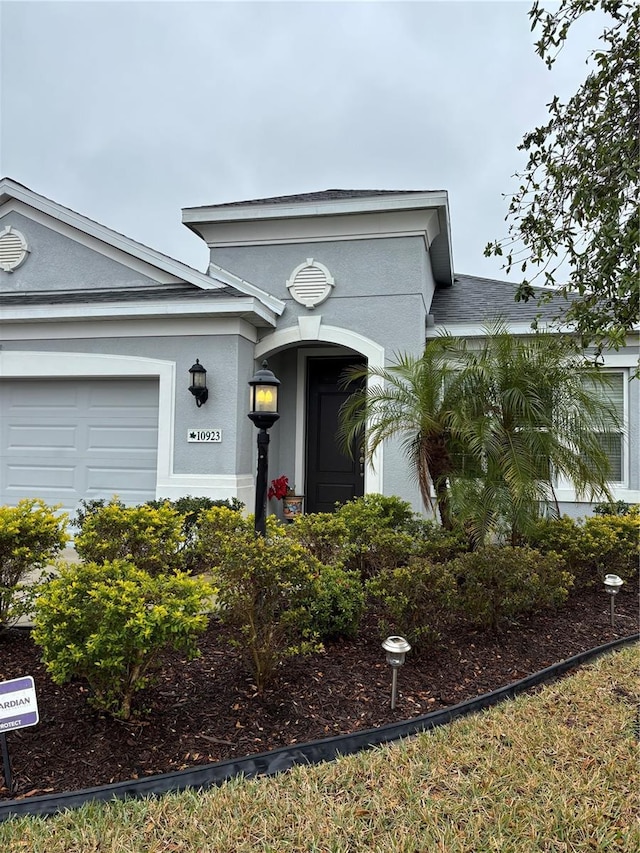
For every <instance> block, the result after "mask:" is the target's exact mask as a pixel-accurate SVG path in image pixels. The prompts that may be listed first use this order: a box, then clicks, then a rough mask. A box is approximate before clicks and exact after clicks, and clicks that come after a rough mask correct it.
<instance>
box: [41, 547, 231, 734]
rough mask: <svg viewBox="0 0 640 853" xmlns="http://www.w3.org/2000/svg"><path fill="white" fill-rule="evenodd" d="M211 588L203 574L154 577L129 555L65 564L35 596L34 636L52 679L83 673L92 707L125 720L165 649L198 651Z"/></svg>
mask: <svg viewBox="0 0 640 853" xmlns="http://www.w3.org/2000/svg"><path fill="white" fill-rule="evenodd" d="M214 594H215V589H214V587H212V586H211V585H210V584H208V583H205V581H203V580H202V579H201V578H193V577H190V576H189V575H187V574H185V573H175V574H171V575H163V574H160V575H157V576H156V577H153V576H152V575H150V574H149V573H148V572H145V571H144V570H142V569H140V568H138V567H137V566H134V565H133V564H132V563H130V562H127V561H126V560H113V561H108V560H107V561H105V562H104V563H101V564H98V563H74V564H69V565H67V566H65V567H62V568H61V571H60V576H59V577H57V578H55V579H53V580H51V581H49V582H48V583H46V584H44V585H43V587H42V590H41V592H40V594H39V596H38V598H37V599H36V605H35V619H34V628H33V639H34V641H35V642H36V643H37V644H38V645H39V646H41V648H42V653H43V654H42V659H43V661H44V664H45V666H46V668H47V671H48V672H49V674H50V675H51V678H52V679H53V681H55V682H56V684H64V683H65V682H67V681H70V680H71V679H72V678H83V679H85V680H86V681H87V683H88V685H89V688H90V690H91V702H92V704H93V705H94V706H95V707H96V708H98V709H100V710H103V711H107V712H109V713H111V714H113V715H114V716H117V717H120V718H122V719H125V720H127V719H129V718H130V716H131V703H132V699H133V695H134V693H136V692H137V691H138V690H141V689H142V688H143V687H145V686H146V685H147V684H148V683H149V679H150V676H151V674H152V671H153V668H154V667H155V666H156V665H157V664H158V662H159V659H160V657H161V655H162V653H163V652H164V651H166V650H169V649H177V650H180V651H182V652H183V653H184V654H186V655H187V656H188V657H190V658H191V657H195V656H196V655H197V654H198V650H197V645H196V639H197V637H198V635H199V634H201V633H202V632H203V631H204V629H205V628H206V626H207V623H208V616H207V615H206V614H205V611H206V608H207V607H208V605H209V601H210V599H211V597H212V596H213V595H214Z"/></svg>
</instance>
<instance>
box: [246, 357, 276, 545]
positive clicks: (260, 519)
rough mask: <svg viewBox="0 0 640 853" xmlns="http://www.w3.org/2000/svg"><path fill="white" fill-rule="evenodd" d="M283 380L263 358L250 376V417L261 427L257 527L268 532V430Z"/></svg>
mask: <svg viewBox="0 0 640 853" xmlns="http://www.w3.org/2000/svg"><path fill="white" fill-rule="evenodd" d="M279 385H280V380H279V379H277V378H276V377H275V375H274V374H273V373H272V371H271V370H269V368H268V367H267V362H266V361H263V362H262V367H261V368H260V370H258V371H257V372H256V374H255V376H254V377H253V379H250V380H249V408H250V411H249V413H248V416H249V418H250V419H251V420H252V421H253V423H254V424H255V426H256V427H257V428H258V429H259V430H260V431H259V433H258V470H257V473H256V510H255V516H254V517H255V522H254V524H255V531H256V533H257V534H259V535H260V536H266V523H267V480H268V471H269V433H268V430H269V429H270V428H271V427H272V426H273V425H274V423H275V422H276V421H277V420H278V418H279V417H280V415H279V414H278V386H279Z"/></svg>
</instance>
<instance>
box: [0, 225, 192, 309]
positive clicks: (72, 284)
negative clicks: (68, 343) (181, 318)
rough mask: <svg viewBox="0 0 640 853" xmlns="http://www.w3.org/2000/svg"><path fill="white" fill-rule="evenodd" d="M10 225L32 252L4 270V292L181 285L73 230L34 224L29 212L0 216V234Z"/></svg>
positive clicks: (1, 279)
mask: <svg viewBox="0 0 640 853" xmlns="http://www.w3.org/2000/svg"><path fill="white" fill-rule="evenodd" d="M39 218H40V219H41V220H43V219H44V217H39ZM7 226H11V228H12V230H14V231H17V232H19V233H20V234H21V235H22V236H23V237H24V239H25V241H26V243H27V247H28V250H29V251H28V254H27V257H26V258H25V260H24V262H23V263H22V264H21V265H20V266H19V267H17V268H16V269H14V270H13V271H12V272H5V271H4V270H0V291H2V292H3V293H12V292H23V293H30V292H38V291H47V292H58V293H59V292H61V291H68V292H74V291H75V292H77V291H85V292H86V291H91V290H96V289H100V290H106V289H108V290H129V289H139V288H141V287H142V288H144V287H157V285H158V284H159V283H163V284H164V283H167V284H169V283H174V282H178V281H180V279H178V278H176V277H174V276H170V275H168V274H167V273H161V271H159V270H153V269H152V268H151V267H150V265H148V264H144V263H142V262H140V261H136V260H135V259H133V258H127V257H126V255H125V254H124V253H123V252H119V251H118V250H113V249H109V247H108V246H106V244H104V243H100V241H98V240H95V239H94V238H87V237H86V235H85V236H82V235H80V234H79V233H78V232H75V233H74V231H73V229H70V228H66V229H62V228H60V227H56V223H55V222H53V221H52V222H49V223H46V224H45V222H44V221H36V219H35V218H33V217H31V216H29V215H27V213H26V212H24V213H23V212H18V211H17V210H15V209H13V210H5V212H4V215H2V212H1V211H0V231H1V230H3V229H4V228H6V227H7ZM64 231H66V232H67V233H64Z"/></svg>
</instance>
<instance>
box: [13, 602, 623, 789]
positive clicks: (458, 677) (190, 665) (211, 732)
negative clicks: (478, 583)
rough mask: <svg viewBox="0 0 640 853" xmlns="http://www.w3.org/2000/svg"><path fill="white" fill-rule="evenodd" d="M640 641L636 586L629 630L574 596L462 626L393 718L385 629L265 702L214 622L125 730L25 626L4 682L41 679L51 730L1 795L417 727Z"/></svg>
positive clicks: (410, 666)
mask: <svg viewBox="0 0 640 853" xmlns="http://www.w3.org/2000/svg"><path fill="white" fill-rule="evenodd" d="M636 631H638V597H637V595H636V594H634V593H633V592H632V591H631V590H626V591H623V592H621V593H620V594H619V595H618V596H617V598H616V627H615V628H611V627H610V625H609V598H608V596H607V595H606V594H605V593H604V592H603V591H600V590H597V591H589V592H585V593H582V594H580V595H577V594H574V595H573V597H572V598H571V599H570V601H569V603H568V604H567V605H565V606H564V607H563V608H562V609H560V610H558V611H551V612H546V613H542V614H538V615H535V616H533V617H531V618H528V619H526V620H522V621H521V622H520V624H519V625H517V626H515V625H514V626H512V627H510V628H509V629H507V630H505V631H503V632H502V633H501V634H499V635H497V636H492V635H489V634H485V633H482V632H479V631H474V630H471V629H469V628H468V627H464V626H462V625H460V626H458V627H457V628H456V629H455V630H452V631H451V633H450V635H449V636H447V637H445V638H443V639H442V640H441V641H440V642H439V643H438V644H437V645H436V646H435V647H434V648H432V649H431V650H429V651H425V652H423V653H422V654H416V653H414V652H412V653H410V654H409V655H408V657H407V663H406V664H405V665H404V667H402V669H401V670H400V672H399V677H398V688H399V694H398V702H397V706H396V709H395V711H393V712H392V711H391V709H390V702H389V700H390V685H391V674H390V668H389V667H388V666H387V664H386V663H385V659H384V652H383V651H382V649H381V646H380V642H381V637H380V635H379V633H378V632H377V629H376V626H375V625H374V624H373V623H370V624H365V625H363V627H362V629H361V631H360V635H359V637H358V638H357V639H355V640H353V641H344V640H343V641H339V642H334V643H328V644H327V645H326V650H325V652H324V653H323V654H317V655H312V656H310V657H306V658H300V659H290V660H288V661H286V662H285V663H284V664H283V666H282V667H281V668H280V669H279V670H278V673H277V676H276V679H275V681H274V682H273V683H272V685H271V686H270V687H269V689H268V690H266V691H265V693H264V694H263V695H258V694H257V693H256V690H255V687H254V685H253V683H252V680H251V675H250V674H249V673H248V672H247V670H246V669H245V668H244V666H243V663H242V661H241V659H240V658H239V655H238V653H237V652H236V651H235V650H234V649H233V648H230V647H229V643H228V636H226V635H225V633H224V631H223V630H222V629H221V628H220V627H219V626H218V625H216V624H215V623H212V624H211V625H210V627H209V629H208V630H207V632H206V633H205V635H204V636H203V637H202V638H201V642H200V648H201V650H202V656H201V657H200V658H198V659H197V660H194V661H190V662H187V661H185V660H183V659H181V658H180V656H178V655H173V656H170V657H168V658H167V659H166V660H165V662H164V664H163V667H162V669H161V670H160V671H159V672H158V679H157V682H156V683H155V685H154V686H153V687H150V688H148V689H146V690H144V691H142V692H141V693H139V694H138V696H137V698H136V702H135V705H136V708H137V710H138V711H139V712H142V713H141V715H140V717H139V718H138V719H137V720H136V721H133V722H128V723H124V722H120V721H117V720H114V719H112V718H111V717H108V716H105V715H103V714H100V713H98V712H96V711H94V710H92V709H91V707H90V706H89V705H88V704H87V701H86V700H87V697H88V691H87V689H86V687H85V686H84V685H83V684H82V683H80V682H74V683H71V684H66V685H64V686H62V687H60V686H57V685H55V684H53V683H52V682H51V680H50V678H49V677H48V675H47V674H46V672H45V670H44V667H43V665H42V664H41V663H40V661H39V650H38V648H37V647H35V646H34V644H33V643H32V641H31V637H30V634H29V633H28V632H27V631H25V630H19V629H15V630H12V631H8V632H6V633H5V634H4V635H3V636H2V637H0V681H5V680H8V679H11V678H18V677H20V676H24V675H32V676H33V678H34V680H35V684H36V692H37V698H38V706H39V711H40V722H39V724H38V725H36V726H33V727H30V728H26V729H19V730H14V731H11V732H9V733H8V734H7V743H8V745H9V750H10V754H11V763H12V770H13V775H14V784H15V786H16V790H15V792H14V793H13V794H11V795H10V794H9V792H8V790H7V789H6V787H5V788H0V798H9V797H30V796H36V795H46V794H48V793H54V792H56V793H57V792H61V791H73V790H79V789H82V788H88V787H92V786H96V785H103V784H106V783H109V782H117V781H122V780H127V779H137V778H142V777H144V776H148V775H152V774H156V773H165V772H169V771H173V770H180V769H184V768H187V767H191V766H194V765H200V764H206V763H208V762H213V761H220V760H222V759H226V758H241V757H243V756H246V755H251V754H254V753H258V752H263V751H266V750H270V749H275V748H276V747H280V746H286V745H288V744H294V743H304V742H306V741H309V740H315V739H317V738H324V737H330V736H332V735H337V734H347V733H350V732H354V731H356V730H358V729H366V728H374V727H377V726H381V725H383V724H385V723H390V722H394V721H399V720H405V719H410V718H411V717H415V716H419V715H421V714H426V713H429V712H430V711H435V710H437V709H439V708H442V707H446V706H449V705H455V704H457V703H458V702H461V701H463V700H465V699H468V698H472V697H474V696H477V695H480V694H482V693H486V692H488V691H490V690H494V689H496V688H498V687H502V686H504V685H506V684H509V683H511V682H513V681H516V680H518V679H520V678H523V677H524V676H526V675H529V674H531V673H534V672H538V671H539V670H541V669H544V668H545V667H547V666H550V665H551V664H553V663H557V662H558V661H560V660H563V659H565V658H568V657H571V656H572V655H574V654H577V653H579V652H582V651H586V650H588V649H591V648H594V647H596V646H599V645H602V644H604V643H607V642H609V641H611V640H614V639H617V638H619V637H624V636H628V635H630V634H633V633H634V632H636ZM0 766H1V765H0ZM0 778H1V777H0Z"/></svg>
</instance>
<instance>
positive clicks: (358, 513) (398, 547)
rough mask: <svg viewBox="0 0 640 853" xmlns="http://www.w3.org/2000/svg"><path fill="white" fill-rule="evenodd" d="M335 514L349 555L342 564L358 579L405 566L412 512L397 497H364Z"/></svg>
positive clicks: (411, 543)
mask: <svg viewBox="0 0 640 853" xmlns="http://www.w3.org/2000/svg"><path fill="white" fill-rule="evenodd" d="M335 515H336V516H338V518H339V519H340V520H341V521H343V522H344V524H345V525H346V528H347V531H348V536H349V543H350V549H349V550H350V553H349V554H348V558H347V559H346V560H345V565H346V567H347V568H349V569H355V570H357V571H359V572H360V575H361V577H362V578H369V577H372V576H373V575H375V574H377V573H378V572H381V571H384V570H385V569H390V568H395V567H396V566H400V565H405V564H406V563H407V562H408V560H409V558H410V557H411V556H412V554H413V553H414V552H415V539H414V536H413V535H412V533H411V530H410V524H411V522H412V520H413V518H414V513H413V512H412V511H411V507H410V505H409V504H408V503H407V502H406V501H403V500H400V498H397V497H393V496H391V497H386V496H384V495H377V494H372V495H365V496H364V497H361V498H357V499H356V500H354V501H349V503H346V504H342V505H341V506H339V507H338V509H337V510H336V513H335Z"/></svg>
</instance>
